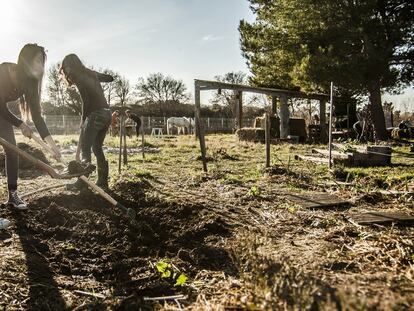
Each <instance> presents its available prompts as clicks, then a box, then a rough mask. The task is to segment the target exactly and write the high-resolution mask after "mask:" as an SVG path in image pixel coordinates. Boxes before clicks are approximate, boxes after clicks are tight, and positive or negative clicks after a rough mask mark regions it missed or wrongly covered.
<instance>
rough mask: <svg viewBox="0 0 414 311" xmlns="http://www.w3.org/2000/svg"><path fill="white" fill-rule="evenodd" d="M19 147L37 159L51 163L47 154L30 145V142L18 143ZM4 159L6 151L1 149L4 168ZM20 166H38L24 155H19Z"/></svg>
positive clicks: (0, 161)
mask: <svg viewBox="0 0 414 311" xmlns="http://www.w3.org/2000/svg"><path fill="white" fill-rule="evenodd" d="M17 147H19V149H21V150H23V151H25V152H27V153H28V154H30V155H32V156H33V157H35V158H36V159H38V160H40V161H42V162H45V163H49V162H48V160H47V159H46V156H45V154H44V153H43V152H42V150H40V149H38V148H36V147H33V146H30V145H28V144H25V143H17ZM4 159H5V155H4V151H3V150H1V151H0V169H4V164H5V161H4ZM19 168H20V169H22V170H30V169H34V168H36V167H35V166H34V165H33V164H32V163H31V162H29V161H27V160H26V159H24V158H23V157H19Z"/></svg>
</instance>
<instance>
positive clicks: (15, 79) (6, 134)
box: [0, 44, 60, 209]
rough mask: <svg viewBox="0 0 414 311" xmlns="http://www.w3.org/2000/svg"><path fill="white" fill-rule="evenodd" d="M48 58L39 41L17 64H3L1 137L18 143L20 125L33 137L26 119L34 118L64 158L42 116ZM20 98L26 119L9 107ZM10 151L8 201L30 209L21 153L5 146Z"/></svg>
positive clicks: (29, 46) (0, 76)
mask: <svg viewBox="0 0 414 311" xmlns="http://www.w3.org/2000/svg"><path fill="white" fill-rule="evenodd" d="M45 61H46V53H45V50H44V48H43V47H41V46H38V45H36V44H26V45H25V46H24V47H23V48H22V50H21V51H20V54H19V59H18V61H17V64H14V63H2V64H0V137H2V138H3V139H5V140H7V141H8V142H10V143H12V144H14V145H15V144H16V139H15V137H14V129H13V126H14V127H17V128H19V129H20V130H21V131H22V134H23V135H24V136H26V137H29V138H30V137H31V136H32V130H31V129H30V127H29V126H28V125H27V124H26V122H25V121H26V120H28V119H30V118H31V119H32V120H33V122H34V124H35V126H36V129H37V131H38V132H39V134H40V136H41V137H42V139H43V140H45V141H46V143H47V144H48V145H49V146H50V147H51V149H52V150H53V151H54V153H55V158H56V159H59V158H60V151H59V149H58V147H57V146H56V144H55V142H54V141H53V139H52V137H51V136H50V133H49V130H48V128H47V126H46V124H45V122H44V120H43V118H42V115H41V107H40V91H41V86H42V79H43V73H44V66H45ZM18 99H20V111H21V115H22V119H23V120H22V119H20V118H19V117H17V116H15V115H14V114H13V113H11V112H10V110H9V109H8V107H7V103H9V102H13V101H16V100H18ZM4 149H5V154H6V157H5V158H6V165H5V166H6V175H7V188H8V192H9V199H8V201H7V204H9V205H12V206H14V207H16V208H18V209H27V208H28V206H27V204H26V203H25V202H24V201H23V200H21V199H20V198H19V196H18V194H17V178H18V172H19V158H18V155H17V154H16V153H15V152H13V151H11V150H10V149H7V148H4Z"/></svg>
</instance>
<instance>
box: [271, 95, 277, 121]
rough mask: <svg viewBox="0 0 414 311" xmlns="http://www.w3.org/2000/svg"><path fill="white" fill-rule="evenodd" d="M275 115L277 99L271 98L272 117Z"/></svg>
mask: <svg viewBox="0 0 414 311" xmlns="http://www.w3.org/2000/svg"><path fill="white" fill-rule="evenodd" d="M276 114H277V97H276V96H274V95H273V96H272V116H275V115H276Z"/></svg>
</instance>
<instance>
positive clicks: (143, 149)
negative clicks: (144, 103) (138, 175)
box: [141, 117, 145, 159]
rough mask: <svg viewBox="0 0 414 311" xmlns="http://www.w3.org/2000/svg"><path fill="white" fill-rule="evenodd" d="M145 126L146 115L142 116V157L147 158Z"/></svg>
mask: <svg viewBox="0 0 414 311" xmlns="http://www.w3.org/2000/svg"><path fill="white" fill-rule="evenodd" d="M144 135H145V126H144V117H141V147H142V159H145V137H144Z"/></svg>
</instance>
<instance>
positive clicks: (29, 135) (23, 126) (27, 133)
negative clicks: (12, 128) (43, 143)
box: [19, 122, 33, 138]
mask: <svg viewBox="0 0 414 311" xmlns="http://www.w3.org/2000/svg"><path fill="white" fill-rule="evenodd" d="M19 129H20V130H21V131H22V134H23V136H26V137H27V138H32V134H33V131H32V129H31V128H30V127H29V126H28V125H27V124H26V123H25V122H22V124H20V126H19Z"/></svg>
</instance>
